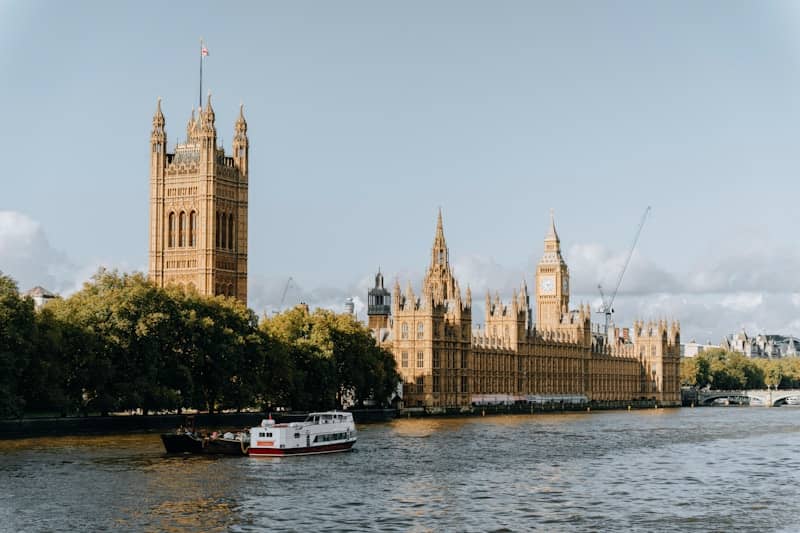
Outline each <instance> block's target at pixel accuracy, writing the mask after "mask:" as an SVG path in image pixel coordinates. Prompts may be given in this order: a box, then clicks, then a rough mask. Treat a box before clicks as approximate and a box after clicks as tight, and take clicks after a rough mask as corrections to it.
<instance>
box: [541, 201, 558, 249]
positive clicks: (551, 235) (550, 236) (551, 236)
mask: <svg viewBox="0 0 800 533" xmlns="http://www.w3.org/2000/svg"><path fill="white" fill-rule="evenodd" d="M544 240H546V241H555V242H559V239H558V233H557V232H556V221H555V214H554V213H553V210H552V209H550V228H549V229H548V230H547V236H546V237H545V238H544Z"/></svg>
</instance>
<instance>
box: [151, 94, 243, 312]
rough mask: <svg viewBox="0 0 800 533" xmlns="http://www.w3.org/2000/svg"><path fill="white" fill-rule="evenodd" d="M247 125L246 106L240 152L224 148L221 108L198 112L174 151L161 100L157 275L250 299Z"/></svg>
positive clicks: (155, 194)
mask: <svg viewBox="0 0 800 533" xmlns="http://www.w3.org/2000/svg"><path fill="white" fill-rule="evenodd" d="M248 152H249V142H248V139H247V122H246V121H245V119H244V111H243V109H242V108H241V107H240V109H239V117H238V119H237V120H236V124H235V128H234V137H233V155H232V156H226V155H225V150H224V149H223V148H222V147H219V146H217V129H216V125H215V118H214V109H213V108H212V107H211V96H210V95H209V97H208V100H207V102H206V106H205V108H200V109H199V113H198V115H197V116H196V117H195V113H194V110H192V116H191V119H190V120H189V123H188V125H187V127H186V142H185V143H183V144H178V145H177V146H176V147H175V152H174V153H167V134H166V130H165V121H164V115H163V113H162V112H161V100H160V99H159V101H158V107H157V109H156V113H155V115H154V116H153V130H152V132H151V135H150V269H149V274H150V279H151V280H152V281H154V282H155V283H156V284H157V285H159V286H165V285H167V284H170V283H177V284H182V285H187V286H193V287H195V288H196V289H197V290H198V291H199V292H200V293H201V294H204V295H220V294H221V295H226V296H235V297H236V298H238V299H240V300H241V301H243V302H245V303H247V204H248V198H247V194H248Z"/></svg>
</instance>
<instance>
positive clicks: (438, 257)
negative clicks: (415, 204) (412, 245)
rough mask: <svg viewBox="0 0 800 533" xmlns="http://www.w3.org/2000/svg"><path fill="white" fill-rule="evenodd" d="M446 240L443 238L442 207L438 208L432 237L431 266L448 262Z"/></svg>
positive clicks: (443, 264) (444, 264)
mask: <svg viewBox="0 0 800 533" xmlns="http://www.w3.org/2000/svg"><path fill="white" fill-rule="evenodd" d="M447 255H448V252H447V242H446V241H445V240H444V225H443V224H442V208H441V207H440V208H439V215H438V216H437V217H436V236H435V237H434V238H433V247H432V248H431V266H433V265H440V266H443V267H444V266H446V265H447V264H448V259H449V258H448V257H447Z"/></svg>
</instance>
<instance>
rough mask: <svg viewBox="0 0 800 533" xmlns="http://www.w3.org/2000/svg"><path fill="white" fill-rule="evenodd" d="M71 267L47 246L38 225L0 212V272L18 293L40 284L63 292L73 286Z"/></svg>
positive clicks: (21, 217)
mask: <svg viewBox="0 0 800 533" xmlns="http://www.w3.org/2000/svg"><path fill="white" fill-rule="evenodd" d="M74 268H75V267H74V265H72V263H71V262H70V261H69V260H68V259H67V257H66V255H65V254H64V253H63V252H62V251H60V250H57V249H55V248H53V247H52V246H51V245H50V242H49V241H48V239H47V235H46V234H45V232H44V230H43V229H42V227H41V225H40V224H39V223H38V222H36V221H35V220H33V219H32V218H30V217H28V216H27V215H25V214H22V213H18V212H16V211H0V271H2V272H3V273H5V274H7V275H9V276H11V277H12V278H14V279H15V280H16V281H17V284H18V285H19V287H20V289H21V290H23V291H24V290H27V289H30V288H31V287H34V286H36V285H42V286H44V287H46V288H48V289H50V290H54V291H62V290H64V289H65V288H67V287H69V285H70V284H71V283H72V280H71V277H72V275H73V273H74Z"/></svg>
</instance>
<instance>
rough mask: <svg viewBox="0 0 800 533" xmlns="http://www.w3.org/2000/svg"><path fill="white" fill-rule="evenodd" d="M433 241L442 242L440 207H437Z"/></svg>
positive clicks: (442, 227) (442, 231) (442, 229)
mask: <svg viewBox="0 0 800 533" xmlns="http://www.w3.org/2000/svg"><path fill="white" fill-rule="evenodd" d="M433 242H434V243H439V242H441V243H442V244H444V226H443V224H442V208H441V207H440V208H439V216H438V217H437V218H436V237H435V238H434V241H433Z"/></svg>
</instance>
